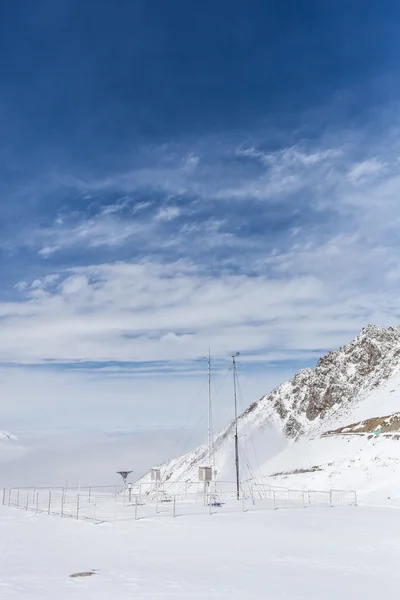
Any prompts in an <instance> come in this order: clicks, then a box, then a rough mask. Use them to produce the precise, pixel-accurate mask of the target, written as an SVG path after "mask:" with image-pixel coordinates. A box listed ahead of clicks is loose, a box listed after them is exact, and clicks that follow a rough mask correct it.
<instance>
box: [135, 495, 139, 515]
mask: <svg viewBox="0 0 400 600" xmlns="http://www.w3.org/2000/svg"><path fill="white" fill-rule="evenodd" d="M137 518H138V497H137V496H136V502H135V521H137Z"/></svg>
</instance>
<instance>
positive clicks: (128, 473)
mask: <svg viewBox="0 0 400 600" xmlns="http://www.w3.org/2000/svg"><path fill="white" fill-rule="evenodd" d="M117 473H118V475H121V477H122V479H123V482H124V485H125V484H126V480H127V478H128V475H130V474H131V473H133V471H117Z"/></svg>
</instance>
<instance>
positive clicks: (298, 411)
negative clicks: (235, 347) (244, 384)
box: [145, 325, 400, 495]
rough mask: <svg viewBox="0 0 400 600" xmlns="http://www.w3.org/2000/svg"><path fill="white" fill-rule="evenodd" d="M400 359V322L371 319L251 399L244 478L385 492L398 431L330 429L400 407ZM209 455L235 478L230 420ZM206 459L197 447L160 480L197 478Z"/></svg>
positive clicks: (245, 422) (399, 456) (243, 427)
mask: <svg viewBox="0 0 400 600" xmlns="http://www.w3.org/2000/svg"><path fill="white" fill-rule="evenodd" d="M399 363H400V328H388V329H385V328H382V327H377V326H373V325H369V326H367V327H365V328H364V329H363V330H362V331H361V332H360V334H359V335H358V336H357V337H356V338H355V340H353V341H352V342H351V343H350V344H348V345H346V346H344V347H342V348H340V349H339V350H335V351H333V352H330V353H328V354H327V355H326V356H324V357H322V358H321V359H320V360H319V361H318V363H317V365H316V367H315V369H303V370H301V371H299V372H298V373H297V374H296V375H295V376H294V377H293V379H292V380H290V381H287V382H285V383H283V384H282V385H280V386H278V387H277V388H276V389H275V390H273V391H272V392H271V393H270V394H268V395H267V396H264V397H263V398H261V399H260V400H258V401H257V402H255V403H253V404H252V405H251V406H250V407H249V408H248V409H247V410H246V411H245V412H244V413H243V414H242V415H241V416H240V417H239V420H238V429H239V436H240V444H241V459H242V460H241V464H242V478H243V479H245V478H252V477H253V478H254V477H256V478H257V479H259V478H261V477H267V478H268V481H269V482H270V483H275V485H285V486H287V487H289V486H290V487H292V486H294V485H295V486H296V487H299V486H300V487H308V488H309V487H310V486H311V487H312V486H321V487H324V488H326V487H332V486H334V487H346V488H349V487H351V488H353V489H359V490H360V489H361V490H365V491H369V492H372V491H374V490H376V489H380V490H383V491H382V494H386V493H387V490H386V488H388V489H391V487H393V481H394V480H396V473H397V469H398V465H399V460H400V440H398V439H397V437H396V435H395V433H396V431H392V432H391V433H390V435H389V434H388V435H389V437H388V436H387V435H386V434H383V433H382V434H381V435H380V436H377V437H375V436H373V434H372V431H367V432H364V433H359V434H357V435H349V434H344V433H343V432H336V431H335V430H337V429H339V428H341V427H343V426H347V425H351V424H353V425H354V424H355V426H357V423H359V422H361V421H362V420H363V419H374V421H372V423H374V424H375V425H376V424H379V422H380V419H381V418H383V417H387V416H390V415H392V414H394V413H396V412H399V411H400V369H399ZM399 423H400V420H399ZM358 426H359V427H361V425H358ZM373 429H375V426H374V427H373V428H372V430H373ZM329 431H331V432H332V433H331V434H329V435H324V434H326V433H327V432H329ZM399 437H400V431H399ZM213 456H214V461H215V467H216V470H217V474H218V475H217V477H218V478H219V479H225V480H227V479H233V474H234V473H233V468H232V467H233V464H234V463H233V423H231V424H230V425H229V427H228V428H227V429H226V430H224V431H223V432H221V433H220V434H219V436H218V437H217V438H216V440H215V443H214V447H213ZM207 462H208V457H207V449H206V447H205V446H200V447H198V448H196V449H195V450H193V451H192V452H189V453H188V454H186V455H184V456H182V457H179V458H177V459H175V460H173V461H170V462H169V463H166V464H165V465H163V466H162V479H163V480H164V481H171V480H181V479H184V480H191V481H195V480H196V479H197V475H198V467H199V466H201V465H204V464H206V463H207ZM293 471H296V472H295V473H293ZM146 479H147V480H148V476H146V477H145V480H146ZM283 482H284V483H283ZM396 486H397V483H396ZM399 495H400V486H399Z"/></svg>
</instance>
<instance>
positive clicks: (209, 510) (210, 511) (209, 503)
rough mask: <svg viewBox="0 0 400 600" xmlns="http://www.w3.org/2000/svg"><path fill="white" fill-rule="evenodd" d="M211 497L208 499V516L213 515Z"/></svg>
mask: <svg viewBox="0 0 400 600" xmlns="http://www.w3.org/2000/svg"><path fill="white" fill-rule="evenodd" d="M211 504H212V503H211V496H209V497H208V514H209V515H212V506H211Z"/></svg>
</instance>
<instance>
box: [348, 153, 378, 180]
mask: <svg viewBox="0 0 400 600" xmlns="http://www.w3.org/2000/svg"><path fill="white" fill-rule="evenodd" d="M385 166H386V165H385V163H384V162H382V161H381V160H378V159H377V158H370V159H368V160H364V161H362V162H358V163H355V164H354V165H352V166H351V168H350V169H349V171H348V173H347V177H348V179H349V180H350V181H351V182H353V183H358V182H360V181H363V180H365V179H369V178H371V177H373V176H375V175H378V174H380V173H382V171H383V170H384V169H385Z"/></svg>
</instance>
